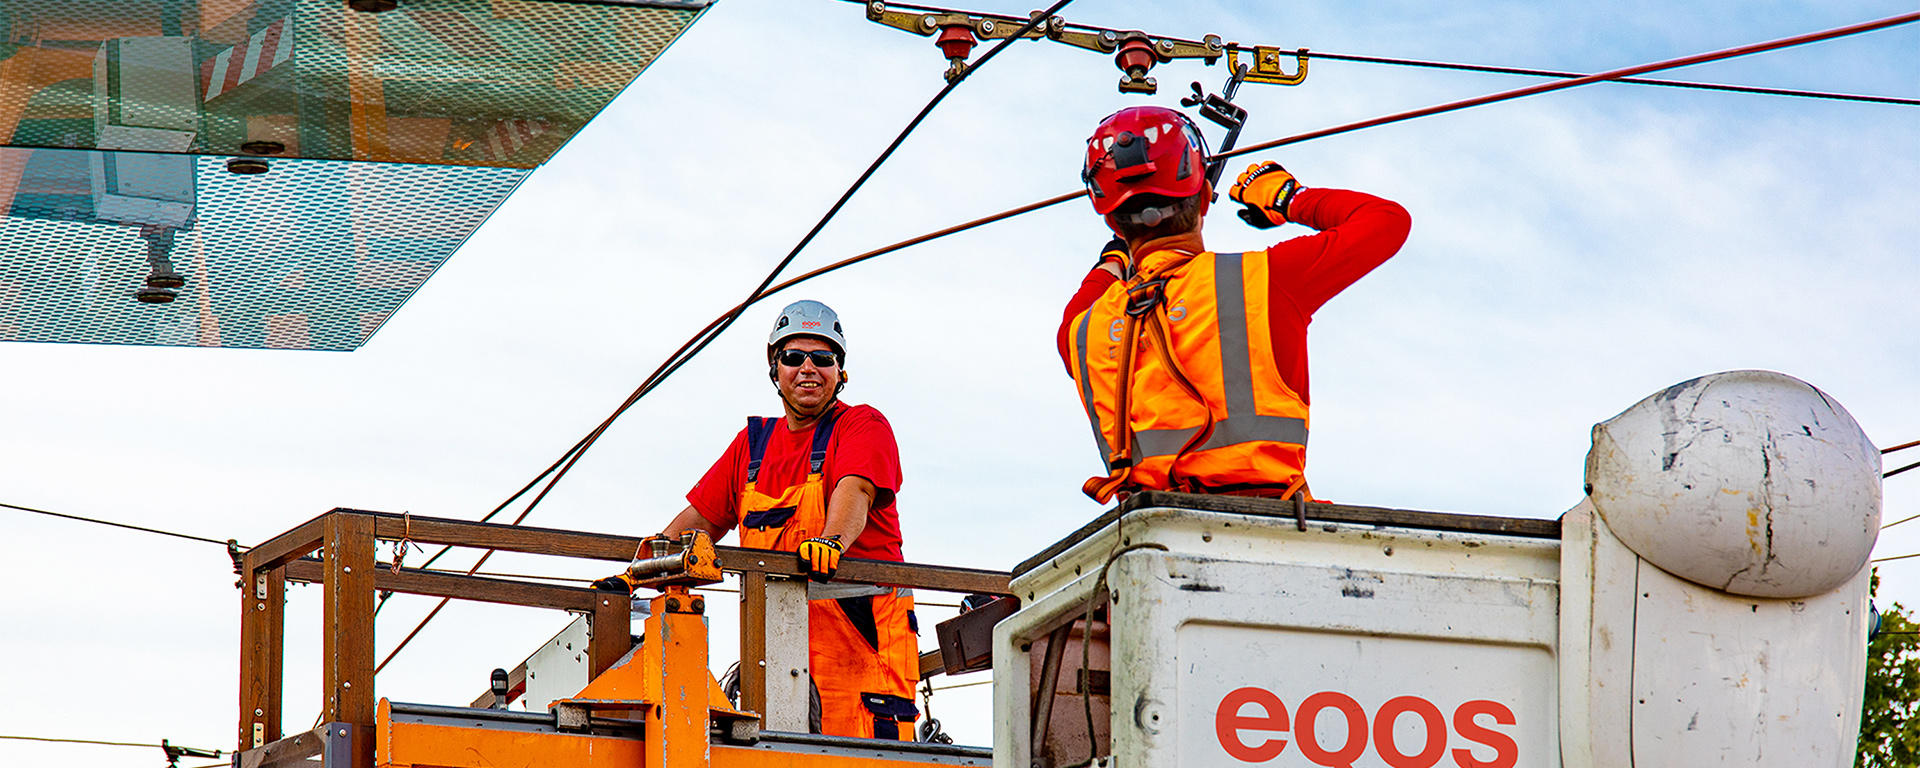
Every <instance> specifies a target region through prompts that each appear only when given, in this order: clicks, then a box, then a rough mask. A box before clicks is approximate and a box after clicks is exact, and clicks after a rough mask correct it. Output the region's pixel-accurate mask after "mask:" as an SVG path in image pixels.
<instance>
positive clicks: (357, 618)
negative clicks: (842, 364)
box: [236, 509, 1009, 768]
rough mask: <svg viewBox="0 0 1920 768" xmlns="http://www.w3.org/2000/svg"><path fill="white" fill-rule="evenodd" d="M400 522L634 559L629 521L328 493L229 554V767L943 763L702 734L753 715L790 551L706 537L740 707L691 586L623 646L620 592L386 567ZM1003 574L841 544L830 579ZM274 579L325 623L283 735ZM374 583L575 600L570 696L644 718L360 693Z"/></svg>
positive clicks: (1000, 590) (570, 553) (527, 548)
mask: <svg viewBox="0 0 1920 768" xmlns="http://www.w3.org/2000/svg"><path fill="white" fill-rule="evenodd" d="M403 538H406V539H410V540H412V541H414V542H418V543H421V544H443V545H451V546H460V547H472V548H481V549H497V550H505V551H510V552H522V553H531V554H542V555H553V556H560V557H573V558H586V559H592V560H605V561H609V562H618V563H626V562H628V561H629V560H631V559H632V558H633V557H634V554H635V552H636V550H637V549H638V547H639V544H640V538H638V537H630V536H611V535H605V534H595V533H583V532H578V531H566V530H558V529H547V528H528V527H518V526H507V525H495V524H487V523H473V522H466V521H459V520H447V519H442V518H430V517H418V516H402V515H397V514H392V513H383V512H368V511H362V510H351V509H335V510H332V511H330V512H328V513H326V514H323V515H321V516H319V517H316V518H314V519H313V520H310V521H308V522H306V523H303V524H301V525H300V526H298V527H296V528H294V529H293V530H291V531H288V532H286V533H283V534H281V535H279V536H276V537H274V538H273V539H271V540H269V541H267V542H265V543H263V544H261V545H259V546H257V547H254V548H253V549H252V550H249V551H248V552H247V554H246V556H245V558H244V559H243V561H242V563H241V571H242V574H241V585H240V586H241V590H240V591H241V597H242V601H241V612H242V617H241V654H240V718H239V733H238V737H239V738H238V741H239V749H240V751H241V752H240V754H239V756H238V757H237V759H236V763H237V764H238V765H239V766H242V768H270V767H271V766H276V765H282V764H295V763H296V762H297V761H304V760H305V759H306V758H307V757H309V756H313V755H319V756H321V757H322V760H323V764H324V765H325V766H326V767H327V768H340V767H343V766H351V768H372V767H373V766H375V765H376V764H378V765H381V766H395V767H396V768H397V767H398V766H426V765H434V766H446V767H448V768H454V767H457V766H465V765H473V766H475V767H476V768H478V766H481V765H488V766H496V765H535V764H538V765H551V766H627V767H630V768H693V767H694V766H706V765H719V766H774V765H781V766H811V765H814V764H821V765H825V764H827V763H829V762H831V763H832V764H835V765H845V764H849V763H851V764H856V765H857V764H872V765H880V764H899V763H902V762H905V763H914V764H921V763H926V762H929V761H936V762H943V763H945V764H949V765H951V764H954V763H955V762H956V761H955V760H954V759H953V755H946V756H936V755H935V754H933V753H932V752H930V750H932V751H933V752H937V751H938V749H939V748H937V747H926V746H921V745H913V744H901V743H898V742H891V743H890V742H883V741H873V740H862V739H837V738H834V737H808V736H804V735H799V734H792V735H788V736H789V737H790V741H794V742H804V743H805V744H806V747H805V748H804V749H801V748H784V749H782V748H772V745H770V744H768V743H761V744H758V745H733V744H727V743H725V742H722V743H714V742H713V740H712V739H711V738H710V737H709V729H710V727H711V723H712V722H715V721H718V720H719V719H720V718H722V717H747V718H752V717H755V715H754V713H764V712H765V711H766V709H765V708H766V705H767V698H766V690H767V688H766V678H765V675H766V669H765V667H764V666H763V665H762V664H761V663H760V662H761V661H762V660H763V659H764V658H765V656H766V652H767V642H768V638H767V637H766V636H765V623H764V621H763V619H764V617H765V615H766V611H767V608H768V605H767V594H766V593H767V585H768V583H769V581H770V580H792V579H797V578H801V577H803V574H802V573H801V571H800V569H799V568H798V566H797V564H796V563H795V562H794V561H793V559H792V558H788V557H767V553H765V552H762V551H758V550H746V549H739V548H734V547H718V548H716V549H717V550H718V552H719V555H720V558H721V560H722V561H723V562H724V563H725V568H724V570H726V571H727V572H733V573H739V574H741V575H742V578H741V588H742V589H741V610H742V622H741V643H740V645H741V661H742V663H741V671H742V674H741V695H740V699H741V700H740V709H741V710H745V711H744V712H740V711H736V710H733V709H731V705H730V704H729V703H728V702H727V701H726V699H725V698H724V697H723V696H722V695H721V694H720V693H719V689H718V686H716V685H714V683H713V678H712V676H711V673H710V672H709V671H708V667H707V642H706V640H707V638H706V625H705V620H704V617H703V616H701V615H700V613H699V612H700V611H702V610H704V606H699V608H698V609H697V610H696V609H695V603H696V602H703V601H696V600H695V599H692V598H689V596H688V595H687V593H686V591H685V587H670V588H668V591H667V592H666V593H664V594H661V595H659V596H657V597H654V598H653V604H652V609H653V612H652V616H651V617H650V618H649V619H648V620H647V622H646V625H645V629H644V632H645V634H644V637H645V642H644V643H643V647H642V649H641V650H640V651H639V652H636V653H632V654H631V656H629V651H631V650H633V649H632V647H631V639H630V636H631V631H632V628H631V626H630V625H629V621H630V619H629V615H630V614H629V605H628V601H627V600H626V599H624V597H623V596H621V595H617V594H613V593H608V592H603V591H597V590H592V589H583V588H577V587H562V586H553V585H548V584H539V583H531V582H524V581H517V580H509V579H497V578H483V577H475V576H464V575H459V574H448V573H436V572H427V571H420V570H416V569H406V568H403V569H400V570H399V572H397V573H395V572H393V571H392V570H391V569H390V568H389V567H388V566H387V565H386V564H383V563H377V562H376V560H375V550H376V547H377V546H378V543H379V542H381V541H398V540H401V539H403ZM315 553H318V554H319V557H318V558H317V559H315V558H313V557H311V555H313V554H315ZM1008 578H1009V576H1008V574H1006V573H1004V572H996V571H983V570H974V569H965V568H947V567H939V566H928V565H917V564H910V563H887V562H878V561H871V560H852V559H849V560H847V561H845V562H844V564H843V565H842V567H841V570H840V572H839V577H838V579H837V580H840V581H848V582H855V583H868V584H888V585H898V586H907V587H913V588H916V589H927V590H936V591H945V592H961V593H987V594H1001V595H1004V594H1007V589H1008V587H1007V583H1008ZM288 580H293V581H300V582H310V583H318V584H320V585H322V587H323V590H324V591H323V593H322V601H323V606H324V608H323V622H322V631H323V632H324V634H325V637H324V643H323V647H324V651H323V665H322V678H323V679H322V691H323V694H322V695H323V701H322V713H321V721H322V722H323V723H325V725H323V726H321V727H320V728H316V729H315V730H313V731H309V732H303V733H299V734H295V735H293V736H291V737H287V736H285V734H283V733H282V731H281V714H282V712H281V704H282V701H281V677H282V672H283V666H284V663H283V660H284V649H285V642H284V626H285V612H284V604H285V592H286V582H287V581H288ZM376 591H391V592H401V593H407V594H418V595H429V596H436V597H448V598H455V599H461V600H477V601H483V602H492V603H501V604H507V605H522V606H533V607H542V608H552V609H558V610H567V611H574V612H579V613H583V614H586V615H588V616H589V617H591V618H590V620H591V621H592V622H593V624H592V626H593V630H594V631H593V632H592V633H591V640H590V641H589V644H588V648H587V655H588V658H589V661H590V663H589V667H590V669H589V673H590V675H591V676H593V678H594V682H593V683H590V684H589V685H588V687H587V689H586V690H584V691H582V692H581V695H580V696H579V697H577V699H576V700H601V702H602V704H601V705H605V704H606V703H607V700H629V701H633V702H635V704H636V706H635V707H634V708H633V710H632V711H633V712H637V713H643V714H644V715H645V718H644V719H643V720H639V721H623V720H618V719H615V718H607V719H602V718H592V717H589V718H588V721H590V722H586V723H584V724H583V728H582V730H579V731H577V732H563V731H560V730H558V729H556V728H555V727H551V726H549V725H546V724H545V723H546V722H547V720H548V719H549V718H548V716H546V715H540V714H536V713H501V712H498V711H494V710H476V709H468V708H461V707H426V706H422V705H405V704H393V703H389V702H386V701H384V700H380V699H378V698H377V697H376V696H375V694H374V675H373V669H374V631H373V629H374V624H373V609H374V595H375V592H376ZM674 598H677V599H675V600H674V602H673V603H672V605H673V606H676V607H669V605H670V604H669V602H668V601H669V600H670V599H674ZM623 661H624V663H623ZM939 667H940V664H939V661H938V659H937V653H929V654H926V655H925V656H924V657H923V658H922V661H921V669H922V676H923V677H925V676H928V675H929V674H933V673H935V672H934V671H935V670H937V669H938V668H939ZM601 705H596V706H601ZM609 714H615V713H609ZM462 716H465V717H462ZM476 718H478V719H486V718H494V719H495V720H498V721H499V722H498V723H496V724H495V727H473V726H474V725H475V723H474V722H473V721H475V720H476ZM616 718H617V715H616ZM710 718H711V719H710ZM642 723H644V725H641V724H642ZM635 726H639V727H635ZM623 728H626V729H630V730H632V731H636V732H644V734H645V736H643V737H640V738H635V736H634V735H633V734H632V733H628V734H625V735H624V737H623V736H622V734H620V733H617V732H618V731H620V730H621V729H623ZM609 729H611V730H609ZM749 730H752V729H749ZM655 734H658V737H655V736H654V735H655ZM376 744H377V746H378V749H377V750H376ZM948 749H949V750H950V751H952V750H954V749H955V748H948ZM376 751H377V752H378V757H379V760H378V762H377V763H376ZM956 754H958V753H957V752H956ZM962 756H963V757H965V755H962ZM972 757H974V758H977V757H979V756H978V755H973V756H972ZM959 762H961V763H966V762H971V760H960V761H959ZM307 764H309V765H310V764H311V763H307Z"/></svg>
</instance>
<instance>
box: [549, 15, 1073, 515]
mask: <svg viewBox="0 0 1920 768" xmlns="http://www.w3.org/2000/svg"><path fill="white" fill-rule="evenodd" d="M1071 2H1073V0H1058V2H1055V3H1054V4H1053V7H1051V8H1048V9H1047V10H1046V11H1045V12H1044V13H1042V14H1041V15H1039V16H1036V17H1033V18H1032V19H1030V20H1028V22H1027V24H1026V26H1024V27H1022V28H1021V29H1020V30H1019V31H1018V32H1016V33H1015V34H1014V35H1013V36H1012V37H1008V38H1006V39H1004V40H1001V41H1000V43H999V44H998V45H995V46H994V47H992V48H990V49H988V50H987V52H986V54H985V55H983V56H981V57H980V60H979V61H976V62H973V63H972V64H969V65H967V67H966V69H963V70H961V71H960V74H959V76H958V77H955V78H954V79H952V80H950V81H948V82H947V85H946V87H944V88H941V89H940V92H939V93H937V94H934V97H933V99H932V100H931V101H928V102H927V105H926V106H925V107H922V108H921V109H920V113H919V114H917V115H914V117H913V120H911V121H909V122H908V123H907V127H906V128H904V129H902V130H901V131H900V134H899V135H898V136H895V137H894V139H893V141H892V143H889V144H888V145H887V148H886V149H885V150H884V151H882V152H881V153H880V156H879V157H877V158H874V161H873V162H872V163H871V164H869V165H868V166H867V169H866V170H865V171H863V172H861V174H860V177H859V178H857V179H855V180H854V182H853V185H852V186H849V187H848V188H847V191H846V192H844V193H842V194H841V195H840V199H839V200H836V201H834V204H833V206H832V207H830V208H828V209H827V213H826V215H824V216H822V217H820V221H819V222H817V223H815V224H814V225H813V228H812V229H810V230H808V231H807V234H806V235H805V236H804V237H802V238H800V242H799V243H797V244H795V245H794V246H793V249H792V250H790V251H788V252H787V255H786V258H783V259H781V260H780V263H779V264H776V265H774V267H773V269H772V271H769V272H768V273H767V276H766V277H765V278H762V279H761V281H760V284H759V285H756V286H754V289H753V291H752V292H750V293H748V294H747V298H746V300H745V301H743V302H741V304H740V306H739V307H737V308H736V309H735V311H733V312H731V313H729V314H728V315H727V316H726V317H724V318H723V319H722V320H721V321H720V322H719V323H718V324H717V325H716V326H709V327H708V329H707V330H705V331H703V332H701V333H698V334H695V336H694V343H693V346H692V348H691V349H690V350H688V351H686V352H685V353H684V354H677V355H675V356H673V357H670V358H669V359H668V362H667V363H666V364H664V365H663V366H662V367H661V368H660V369H659V370H656V371H655V372H654V375H652V376H649V377H648V378H647V381H645V382H644V383H642V384H641V387H640V388H639V389H638V390H636V391H635V392H634V395H633V396H632V397H629V398H628V399H627V402H625V403H623V404H621V406H620V407H619V408H618V409H616V410H615V411H614V413H613V415H612V416H609V417H608V418H607V420H606V422H605V423H603V425H602V426H601V427H600V428H599V429H596V430H594V432H593V433H591V434H589V435H588V436H587V437H586V438H585V439H583V440H582V441H581V445H580V447H579V448H578V449H576V450H574V451H573V452H572V454H573V455H572V456H571V457H570V458H563V459H562V461H563V462H564V464H565V466H562V467H561V468H560V470H559V472H558V473H557V474H555V475H554V477H553V479H552V480H549V481H548V482H547V486H546V488H543V489H541V491H540V493H539V495H537V496H535V497H534V500H533V501H532V502H530V503H529V504H528V505H527V511H528V512H531V511H532V510H533V508H534V507H535V506H537V505H539V503H540V501H541V500H542V499H544V498H545V497H546V495H547V493H548V492H549V491H552V490H553V488H554V486H556V485H558V484H559V483H560V480H561V478H563V477H565V476H566V474H567V472H569V471H570V470H572V469H573V465H574V464H576V463H578V462H579V460H580V458H581V457H582V456H584V455H586V452H587V450H588V449H590V448H592V447H593V444H594V443H595V442H597V441H598V440H599V438H600V435H601V434H603V433H604V432H605V431H606V426H608V425H611V424H612V422H613V420H614V419H618V418H619V417H620V416H621V415H622V414H624V413H625V412H626V411H627V409H629V408H631V407H633V404H634V403H637V402H639V400H640V398H642V397H645V396H646V395H647V394H648V393H650V392H652V391H653V390H654V389H655V388H657V387H659V385H660V384H661V383H662V382H664V381H666V379H667V378H668V377H670V376H672V375H673V374H674V372H676V371H678V370H680V368H681V366H684V365H686V364H687V363H688V362H689V361H691V360H692V359H693V358H694V357H695V356H697V355H699V354H700V353H701V352H702V351H704V350H705V349H706V348H707V345H709V344H711V343H713V340H714V339H717V338H719V336H720V334H722V333H725V332H726V330H727V329H728V328H729V327H731V326H732V325H733V323H734V322H735V321H736V320H738V319H739V318H740V315H741V314H742V313H744V312H745V311H746V308H747V307H749V306H752V305H753V304H755V303H757V302H758V301H759V300H760V299H762V298H764V297H765V296H766V289H767V286H769V285H772V284H773V281H774V280H775V279H776V278H778V277H779V276H780V273H781V272H782V271H784V270H785V269H786V268H787V266H788V265H790V264H792V263H793V260H794V259H795V258H796V257H798V256H799V255H800V251H802V250H804V249H805V248H806V247H807V245H809V244H811V243H812V242H813V238H814V237H815V236H817V235H819V234H820V231H821V230H822V229H825V228H826V226H827V223H828V222H830V221H832V220H833V217H834V216H835V215H837V214H839V213H840V209H841V208H843V207H845V206H846V204H847V201H848V200H850V199H852V198H853V195H854V193H855V192H858V191H859V190H860V187H862V186H864V185H865V184H866V183H867V179H869V178H871V177H872V176H873V174H874V172H875V171H878V170H879V169H880V165H881V164H882V163H885V162H886V161H887V159H888V158H890V157H892V156H893V152H894V150H896V149H899V148H900V145H901V144H902V143H904V142H905V141H906V140H907V136H908V135H909V134H912V133H913V130H914V129H915V128H918V127H919V126H920V123H921V122H922V121H924V120H926V118H927V115H928V114H931V113H932V112H933V108H934V107H936V106H939V104H940V102H941V101H942V100H944V99H946V97H947V94H949V93H952V92H953V89H955V88H957V87H959V86H960V84H961V83H962V82H965V81H966V79H967V77H968V76H970V75H972V74H973V73H974V72H975V71H977V70H979V69H980V68H981V67H983V66H986V64H987V62H988V61H991V60H993V57H994V56H996V55H998V54H999V53H1000V52H1001V51H1003V50H1006V48H1007V46H1009V45H1012V44H1013V43H1014V42H1015V41H1017V40H1020V39H1022V36H1023V35H1025V34H1026V33H1027V32H1029V31H1031V30H1032V29H1034V28H1035V27H1037V26H1038V25H1039V24H1040V23H1041V22H1042V21H1044V20H1046V19H1047V18H1050V17H1052V16H1053V15H1054V14H1055V13H1057V12H1058V11H1059V10H1060V9H1061V8H1064V7H1066V6H1067V4H1068V3H1071ZM683 349H684V347H683ZM536 482H537V481H536ZM523 515H524V513H523Z"/></svg>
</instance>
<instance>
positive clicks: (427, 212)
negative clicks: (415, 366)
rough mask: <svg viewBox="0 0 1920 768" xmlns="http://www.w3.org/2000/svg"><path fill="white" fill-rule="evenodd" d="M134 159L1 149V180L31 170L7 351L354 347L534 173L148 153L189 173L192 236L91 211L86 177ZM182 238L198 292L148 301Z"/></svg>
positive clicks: (2, 306)
mask: <svg viewBox="0 0 1920 768" xmlns="http://www.w3.org/2000/svg"><path fill="white" fill-rule="evenodd" d="M130 154H132V153H112V152H96V151H90V150H50V149H41V150H24V149H0V173H4V172H5V171H6V170H8V169H9V168H12V167H19V166H25V171H26V172H25V173H24V174H22V176H23V179H22V184H21V193H20V194H18V195H16V197H15V205H14V208H13V215H11V216H9V217H7V218H6V220H5V221H4V222H0V340H17V341H71V342H101V343H110V344H162V345H185V346H215V347H219V346H225V347H268V348H276V349H328V350H350V349H354V348H356V347H359V346H360V345H361V344H362V343H364V342H365V341H366V339H367V337H368V336H371V335H372V334H373V332H374V331H375V330H377V329H379V327H380V325H381V324H382V323H384V322H386V319H387V317H388V316H390V315H391V314H392V313H393V312H394V311H395V310H398V309H399V308H400V305H401V304H402V303H404V302H405V301H406V300H407V297H409V296H411V295H413V292H414V291H415V290H416V289H418V288H419V287H420V285H421V283H423V282H425V281H426V279H427V278H428V277H429V276H431V275H432V274H433V272H434V270H437V269H439V268H440V265H441V264H442V263H444V262H445V261H446V259H447V257H448V256H451V255H452V254H453V252H454V250H455V249H456V248H458V247H459V246H460V244H461V243H462V242H463V241H465V240H466V239H467V237H468V236H469V235H471V234H473V231H474V229H476V228H478V227H479V226H480V223H481V222H483V221H485V220H486V218H487V216H488V215H489V214H491V213H492V212H493V210H494V208H495V207H497V206H498V205H499V204H500V201H502V200H505V199H506V197H507V195H508V194H509V193H511V192H512V191H513V189H514V187H515V186H517V185H519V183H520V181H521V180H522V179H525V178H526V176H527V174H528V173H529V171H526V170H522V169H518V168H477V167H457V166H454V167H449V166H433V165H406V164H397V163H350V162H340V161H331V160H274V161H271V162H272V165H271V170H269V171H268V172H267V173H265V174H262V175H257V176H242V175H237V174H233V173H229V172H228V171H227V169H226V162H225V160H224V159H223V158H215V157H190V156H181V155H147V156H145V158H144V159H159V160H166V161H180V164H179V165H178V168H177V170H179V171H181V172H183V173H185V174H188V178H189V179H190V181H191V184H192V186H191V189H193V190H194V191H195V199H194V201H193V205H192V209H193V217H194V221H193V223H192V225H191V226H190V227H187V228H183V229H177V230H172V231H167V228H166V227H163V226H155V225H152V224H143V223H139V222H111V221H102V220H100V219H98V218H95V217H94V215H93V214H94V213H96V210H95V209H94V208H93V207H92V203H93V196H92V195H88V194H86V193H87V192H88V183H89V179H88V177H87V176H86V175H83V174H86V173H87V172H89V171H90V170H91V169H92V168H93V167H97V166H99V165H101V164H102V163H103V161H111V160H119V159H124V158H126V157H127V156H128V155H130ZM152 168H157V169H160V170H162V171H166V172H172V171H174V170H176V168H175V167H174V166H173V165H157V166H152ZM128 175H131V174H126V173H123V174H122V176H123V177H125V176H128ZM152 183H153V184H154V185H156V186H157V185H158V184H160V183H165V182H152ZM75 187H77V190H76V189H75ZM75 191H77V192H79V193H80V194H69V193H71V192H75ZM143 235H144V236H143ZM169 239H170V244H168V245H167V246H166V248H165V251H164V255H165V256H166V257H167V258H168V259H169V260H170V261H171V262H172V265H173V267H174V269H176V270H178V272H179V273H180V274H182V275H183V276H184V277H185V278H186V286H185V287H183V288H181V289H180V290H179V298H178V299H176V300H174V301H173V302H171V303H168V304H144V303H141V302H139V301H136V300H135V298H134V293H135V291H136V290H137V289H139V288H140V287H142V284H143V283H142V281H143V279H144V278H145V277H146V276H147V274H148V272H149V270H150V265H149V262H148V256H149V253H150V250H151V246H152V245H153V243H154V242H155V241H156V240H160V241H162V242H165V241H166V240H169Z"/></svg>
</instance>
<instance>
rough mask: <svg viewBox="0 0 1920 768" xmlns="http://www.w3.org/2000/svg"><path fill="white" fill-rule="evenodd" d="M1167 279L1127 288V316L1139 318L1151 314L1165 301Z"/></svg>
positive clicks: (1149, 281)
mask: <svg viewBox="0 0 1920 768" xmlns="http://www.w3.org/2000/svg"><path fill="white" fill-rule="evenodd" d="M1166 287H1167V278H1164V277H1162V278H1158V279H1154V280H1148V281H1145V282H1142V283H1140V284H1139V285H1132V286H1128V287H1127V316H1128V317H1140V316H1142V315H1145V314H1147V313H1148V312H1152V311H1153V310H1154V308H1155V307H1158V306H1160V302H1162V301H1164V300H1166V290H1165V289H1166Z"/></svg>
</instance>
